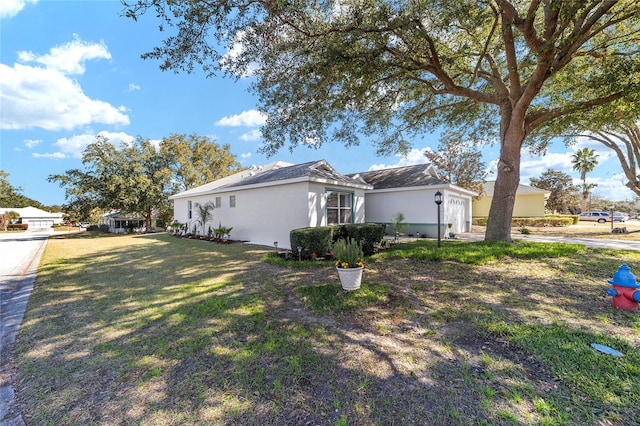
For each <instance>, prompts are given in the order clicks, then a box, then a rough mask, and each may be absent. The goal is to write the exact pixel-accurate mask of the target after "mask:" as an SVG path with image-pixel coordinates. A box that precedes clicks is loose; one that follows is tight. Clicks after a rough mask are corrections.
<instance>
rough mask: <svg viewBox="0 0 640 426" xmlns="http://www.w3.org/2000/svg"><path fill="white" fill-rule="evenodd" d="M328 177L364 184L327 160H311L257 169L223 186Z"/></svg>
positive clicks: (359, 184) (352, 183) (231, 186)
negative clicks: (334, 167)
mask: <svg viewBox="0 0 640 426" xmlns="http://www.w3.org/2000/svg"><path fill="white" fill-rule="evenodd" d="M304 177H308V178H312V179H314V178H315V179H328V180H333V181H336V182H337V183H341V184H345V185H357V186H362V184H363V183H362V181H360V180H357V179H354V178H352V177H348V176H345V175H343V174H340V173H338V172H336V171H335V170H334V169H333V168H332V167H331V166H329V164H327V162H326V161H325V160H320V161H310V162H308V163H303V164H294V165H291V166H285V167H279V168H274V169H270V170H266V171H260V170H258V171H256V172H255V174H253V175H249V176H248V177H245V178H244V179H242V180H241V181H239V182H233V183H230V184H228V185H223V186H221V187H220V189H222V188H234V187H240V186H247V185H257V184H263V183H269V182H277V181H281V180H288V179H296V178H304Z"/></svg>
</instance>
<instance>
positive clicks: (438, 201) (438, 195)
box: [434, 191, 442, 248]
mask: <svg viewBox="0 0 640 426" xmlns="http://www.w3.org/2000/svg"><path fill="white" fill-rule="evenodd" d="M434 198H435V202H436V206H437V207H436V208H437V209H438V248H440V244H441V243H440V234H441V232H440V204H442V192H440V191H436V194H435V195H434Z"/></svg>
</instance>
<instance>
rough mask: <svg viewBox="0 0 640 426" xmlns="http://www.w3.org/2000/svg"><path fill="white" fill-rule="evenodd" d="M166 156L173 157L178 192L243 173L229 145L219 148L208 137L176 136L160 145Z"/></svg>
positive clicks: (172, 164) (171, 166)
mask: <svg viewBox="0 0 640 426" xmlns="http://www.w3.org/2000/svg"><path fill="white" fill-rule="evenodd" d="M160 151H161V154H162V156H163V157H165V158H171V159H172V161H171V162H170V163H169V167H170V168H171V171H172V172H173V176H174V180H175V183H176V186H175V187H174V191H175V192H181V191H186V190H188V189H191V188H195V187H197V186H200V185H204V184H205V183H208V182H213V181H214V180H217V179H220V178H223V177H225V176H229V175H231V174H233V173H237V172H239V171H241V170H242V167H241V166H240V163H238V162H237V161H236V159H235V156H234V155H233V154H232V153H231V146H230V145H228V144H225V145H222V146H220V145H218V144H217V143H216V142H215V139H212V138H210V137H208V136H198V135H193V134H191V135H188V136H187V135H183V134H173V135H171V136H169V137H168V138H163V139H162V142H161V144H160Z"/></svg>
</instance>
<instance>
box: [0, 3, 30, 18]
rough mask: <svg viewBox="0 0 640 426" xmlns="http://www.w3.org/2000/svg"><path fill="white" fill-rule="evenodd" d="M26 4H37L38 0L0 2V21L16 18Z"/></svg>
mask: <svg viewBox="0 0 640 426" xmlns="http://www.w3.org/2000/svg"><path fill="white" fill-rule="evenodd" d="M27 3H33V4H35V3H38V0H2V1H1V2H0V19H4V18H12V17H14V16H16V15H17V14H18V13H19V12H20V11H21V10H22V9H24V7H25V6H26V5H27Z"/></svg>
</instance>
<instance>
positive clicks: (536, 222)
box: [474, 215, 580, 227]
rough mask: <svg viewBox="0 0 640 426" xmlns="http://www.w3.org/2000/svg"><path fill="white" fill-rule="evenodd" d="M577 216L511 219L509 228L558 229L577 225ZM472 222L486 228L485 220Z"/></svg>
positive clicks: (481, 218) (479, 219)
mask: <svg viewBox="0 0 640 426" xmlns="http://www.w3.org/2000/svg"><path fill="white" fill-rule="evenodd" d="M578 220H580V219H579V217H578V216H570V215H553V216H544V217H514V218H512V219H511V226H517V227H522V226H539V227H543V226H552V227H560V226H569V225H575V224H576V223H578ZM474 222H475V223H476V225H478V226H486V225H487V218H486V217H479V218H476V219H474Z"/></svg>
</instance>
